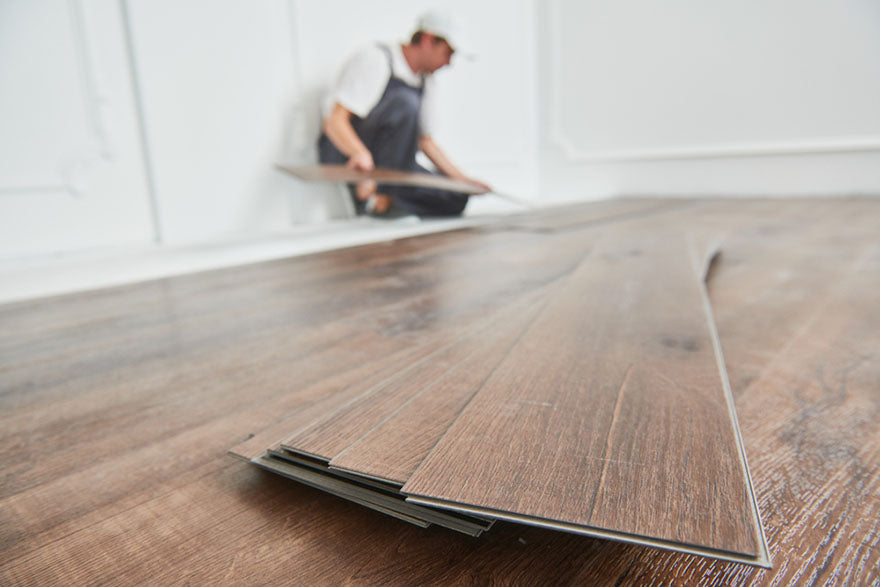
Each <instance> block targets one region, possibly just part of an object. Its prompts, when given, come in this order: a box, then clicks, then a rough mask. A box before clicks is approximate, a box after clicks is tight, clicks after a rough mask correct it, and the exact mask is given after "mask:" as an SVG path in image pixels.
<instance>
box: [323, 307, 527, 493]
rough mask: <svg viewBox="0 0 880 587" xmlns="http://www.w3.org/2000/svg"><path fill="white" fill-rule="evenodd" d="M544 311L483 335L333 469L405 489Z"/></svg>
mask: <svg viewBox="0 0 880 587" xmlns="http://www.w3.org/2000/svg"><path fill="white" fill-rule="evenodd" d="M539 301H543V300H539ZM541 307H542V304H538V303H535V304H532V305H531V307H526V308H523V309H522V310H517V311H516V314H515V315H514V316H512V317H511V318H510V319H509V320H506V321H505V322H504V323H502V324H499V325H498V327H497V329H496V330H495V332H493V333H486V334H481V335H480V337H479V340H478V342H479V344H478V348H476V349H475V350H472V351H470V353H469V354H468V355H467V356H466V357H465V358H464V359H463V360H462V361H461V362H459V363H458V364H456V365H454V366H453V367H452V368H450V369H448V370H447V371H446V372H445V373H443V374H442V375H441V376H440V377H438V378H437V379H436V380H434V381H433V382H431V383H430V384H429V385H427V386H425V387H424V388H422V389H421V390H417V393H414V394H413V395H411V396H410V397H409V398H408V399H407V400H406V401H405V402H404V403H403V404H402V405H400V407H399V408H398V409H397V410H396V411H395V412H394V413H393V414H391V415H390V416H388V417H387V418H386V419H385V420H384V421H382V422H379V423H378V424H376V425H375V426H374V427H372V428H371V429H370V430H369V431H368V432H367V433H366V434H364V435H362V436H361V437H360V438H359V439H358V440H357V441H356V442H354V443H353V444H352V445H351V446H349V447H347V448H346V449H345V450H343V451H342V452H341V453H339V454H337V455H336V456H335V457H333V459H332V460H331V461H330V466H331V467H334V468H338V469H341V470H344V471H349V472H352V473H356V474H360V475H365V476H367V477H372V478H376V479H382V480H384V481H389V482H392V483H397V484H399V485H403V484H404V483H405V482H406V481H407V479H409V478H410V476H411V475H412V474H413V473H414V472H415V470H416V468H417V467H418V466H419V464H421V462H422V461H423V460H424V458H425V457H426V456H427V455H428V453H429V452H430V451H431V449H432V448H434V445H436V444H437V441H438V440H440V438H441V437H442V436H443V434H444V433H445V432H446V430H447V429H448V428H449V426H450V425H451V424H452V423H453V422H454V421H455V419H456V418H457V417H458V414H459V413H460V412H461V410H462V409H463V408H464V407H465V406H466V405H467V403H468V402H469V401H470V400H471V398H472V397H473V395H474V394H475V393H476V392H477V390H479V388H480V386H481V385H482V383H483V382H484V381H485V380H486V379H487V378H488V377H489V376H490V375H491V374H492V373H493V372H494V371H495V369H497V368H498V365H499V364H500V363H501V361H502V360H503V359H504V357H505V356H507V353H508V352H509V351H510V349H511V347H512V346H513V345H514V344H515V343H516V341H517V340H518V339H519V337H520V336H521V335H522V332H523V330H524V329H525V328H526V327H527V326H528V324H530V323H531V321H532V320H533V319H534V317H535V315H536V314H537V312H538V310H539V309H540V308H541Z"/></svg>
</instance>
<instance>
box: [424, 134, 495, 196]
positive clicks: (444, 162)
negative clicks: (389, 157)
mask: <svg viewBox="0 0 880 587" xmlns="http://www.w3.org/2000/svg"><path fill="white" fill-rule="evenodd" d="M419 149H421V151H422V153H424V154H425V155H427V156H428V159H430V160H431V162H432V163H433V164H434V165H436V166H437V169H438V170H440V173H442V174H443V175H446V176H447V177H450V178H452V179H457V180H461V181H466V182H468V183H472V184H474V185H476V186H478V187H480V188H481V189H483V190H485V191H487V192H490V191H492V188H491V187H489V185H488V184H486V183H484V182H482V181H480V180H478V179H473V178H471V177H468V176H467V175H465V174H464V173H462V172H461V170H459V169H458V167H456V166H455V164H454V163H452V161H451V160H450V159H449V157H447V156H446V153H445V152H444V151H443V149H441V148H440V146H439V145H438V144H437V143H436V142H434V139H433V138H431V136H430V135H421V136H420V137H419Z"/></svg>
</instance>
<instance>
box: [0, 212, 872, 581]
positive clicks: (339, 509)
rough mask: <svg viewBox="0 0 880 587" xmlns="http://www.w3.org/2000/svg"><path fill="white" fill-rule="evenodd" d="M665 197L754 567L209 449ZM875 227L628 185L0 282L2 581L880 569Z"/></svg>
mask: <svg viewBox="0 0 880 587" xmlns="http://www.w3.org/2000/svg"><path fill="white" fill-rule="evenodd" d="M670 215H688V216H689V217H690V218H691V219H692V222H693V223H694V226H695V227H699V231H698V232H701V233H702V234H711V235H721V237H722V238H721V241H720V242H721V250H722V254H721V257H720V259H719V260H718V262H717V263H716V264H715V265H714V266H713V268H712V275H711V279H709V281H708V283H709V287H708V289H709V298H710V300H711V304H712V309H713V311H714V314H715V320H716V322H717V328H718V334H719V340H720V343H721V347H722V348H723V352H724V357H725V360H726V365H727V371H728V373H729V378H730V387H731V390H732V392H733V398H734V402H735V405H736V410H737V413H738V416H739V422H740V426H741V431H742V438H743V441H744V444H745V448H746V452H747V454H748V457H749V464H750V466H751V474H752V478H753V481H754V488H755V492H756V494H757V499H758V505H759V508H760V510H761V513H762V515H763V521H764V525H765V528H766V532H767V538H768V541H769V544H770V551H771V556H772V558H773V559H774V562H775V566H774V568H772V569H769V570H768V569H759V568H755V567H751V566H746V565H742V564H736V563H731V562H720V561H711V560H707V559H703V558H700V557H695V556H692V555H685V554H678V553H672V552H666V551H659V550H655V549H651V548H645V547H641V546H634V545H627V544H622V543H617V542H611V541H606V540H600V539H595V538H589V537H585V536H576V535H571V534H563V533H558V532H553V531H549V530H545V529H541V528H532V527H525V526H520V525H515V524H509V523H498V524H496V525H495V526H494V527H493V528H492V529H491V531H489V532H487V533H484V534H483V535H482V536H481V537H480V538H471V537H469V536H465V535H463V534H460V533H456V532H451V531H448V530H444V529H440V528H433V527H432V528H427V529H424V528H419V527H417V526H414V525H412V524H408V523H406V522H404V521H401V520H398V519H395V518H392V517H389V516H386V515H384V514H382V513H379V512H376V511H373V510H370V509H367V508H364V507H361V506H360V505H357V504H353V503H350V502H347V501H344V500H341V499H339V498H337V497H334V496H332V495H328V494H325V493H322V492H320V491H317V490H315V489H312V488H310V487H306V486H303V485H300V484H297V483H293V482H290V481H288V480H286V479H284V478H282V477H280V476H276V475H273V474H271V473H266V472H263V471H260V470H258V469H256V468H254V467H251V466H249V465H247V464H246V463H244V462H241V461H238V460H234V459H231V458H229V457H228V456H227V455H226V450H227V449H228V448H229V447H230V446H232V445H235V444H237V443H240V442H244V441H248V442H250V441H260V442H261V439H260V438H259V437H260V435H261V434H263V435H265V434H268V435H269V436H271V435H272V434H274V432H273V431H272V426H278V427H279V428H278V429H284V430H287V431H290V430H298V429H301V428H305V427H306V426H308V425H310V424H311V423H312V422H313V421H314V420H315V419H316V418H317V417H318V416H319V415H320V414H323V413H326V412H327V408H328V406H330V405H331V404H332V405H335V406H338V405H341V404H342V403H343V402H349V401H356V400H357V398H358V397H360V395H361V394H362V393H363V391H364V389H363V385H364V381H365V380H366V379H369V378H374V380H375V383H376V384H378V383H380V382H383V381H385V380H387V379H388V377H390V376H391V375H392V374H393V372H394V369H393V367H391V366H392V365H395V364H397V365H399V364H400V362H401V361H407V360H408V361H416V360H418V358H419V357H420V356H425V354H426V353H431V352H437V350H438V347H436V346H434V347H433V348H431V346H430V345H427V342H426V341H427V340H428V338H426V336H428V334H430V340H446V341H447V344H449V343H453V342H455V341H456V340H458V339H459V338H460V337H461V336H462V331H461V328H460V325H461V324H463V323H464V324H472V323H473V321H474V320H475V319H476V318H478V317H479V316H480V315H482V314H485V312H486V310H487V309H488V308H496V307H503V306H505V305H510V304H514V303H517V302H518V301H521V300H522V299H523V294H524V292H531V293H533V294H534V295H535V296H540V295H541V289H542V288H543V287H545V286H546V285H547V284H550V283H552V282H553V281H554V280H556V279H558V278H559V277H560V276H562V275H565V274H569V273H571V272H572V271H573V270H574V269H575V267H576V264H577V262H578V260H579V259H580V256H579V253H582V251H576V250H574V249H575V246H576V243H577V242H583V238H584V235H585V234H595V238H596V242H599V241H600V239H601V237H602V234H603V232H605V229H606V228H607V227H608V226H610V225H612V224H613V223H616V222H620V221H624V220H625V221H631V220H638V219H639V218H649V217H650V218H656V219H657V220H658V221H660V219H662V218H663V217H666V216H670ZM878 235H880V201H877V200H865V199H843V200H815V199H813V200H795V199H790V200H784V201H778V200H774V201H759V200H735V201H734V200H726V201H683V200H675V201H658V200H649V201H628V200H627V201H620V202H608V203H599V204H592V205H584V206H580V207H572V208H568V209H560V210H556V211H551V212H541V213H535V214H532V215H529V216H524V217H521V218H514V219H507V220H504V221H500V222H497V223H495V224H493V225H491V226H488V227H482V228H470V229H466V230H460V231H454V232H449V233H444V234H434V235H428V236H422V237H417V238H412V239H404V240H400V241H395V242H389V243H382V244H375V245H368V246H363V247H357V248H352V249H346V250H340V251H334V252H329V253H322V254H318V255H313V256H309V257H301V258H295V259H288V260H281V261H273V262H269V263H262V264H256V265H251V266H246V267H240V268H235V269H229V270H221V271H213V272H207V273H201V274H194V275H189V276H181V277H174V278H169V279H164V280H159V281H155V282H149V283H144V284H138V285H134V286H126V287H120V288H114V289H108V290H102V291H97V292H92V293H85V294H77V295H71V296H62V297H57V298H51V299H46V300H41V301H35V302H23V303H16V304H9V305H5V306H0V325H2V328H0V361H2V364H0V394H2V395H0V459H2V460H0V462H2V463H3V465H2V475H3V477H2V478H3V483H2V486H0V582H2V583H4V584H19V583H21V584H28V583H39V584H46V583H55V584H72V583H87V582H89V583H92V582H102V581H103V582H115V583H145V582H159V583H175V582H177V583H184V582H190V583H208V582H212V583H226V584H233V583H234V584H242V583H245V584H247V583H251V584H253V583H282V582H291V581H295V582H302V583H328V584H330V583H333V584H336V583H341V582H346V581H348V582H354V583H361V584H375V583H382V582H393V583H404V584H417V583H419V584H420V583H440V584H450V583H451V584H455V583H463V584H470V583H474V582H477V583H485V582H490V581H498V582H518V583H525V584H530V583H532V584H539V583H541V584H546V583H557V584H566V583H569V584H572V583H577V584H614V583H616V582H618V583H637V584H650V583H657V584H663V583H669V582H672V581H690V582H693V583H704V584H730V583H733V582H738V583H751V582H754V583H759V584H765V583H772V582H777V581H782V582H791V583H799V584H824V583H827V582H829V581H837V582H841V583H871V582H873V581H877V580H878V579H880V577H878V574H877V573H878V571H877V569H878V564H880V522H878V520H880V515H878V513H880V498H878V495H880V429H878V426H877V424H876V422H877V421H878V420H880V357H878V356H877V349H878V348H880V340H878V339H880V312H878V311H877V310H878V302H877V293H876V292H877V291H878V287H880V237H878ZM550 241H552V242H555V243H557V247H558V248H557V250H558V254H557V255H554V256H552V257H551V258H546V256H544V257H541V256H538V255H536V254H535V253H534V251H535V250H537V249H541V248H543V246H545V245H546V243H547V242H550ZM537 243H543V244H542V246H541V247H538V246H535V245H536V244H537ZM523 267H528V268H529V270H528V271H526V272H523V270H522V268H523ZM475 328H477V329H478V326H476V325H475ZM510 328H512V329H515V325H514V324H511V325H510ZM469 332H470V330H469ZM499 338H500V339H502V340H501V341H499V342H498V344H499V345H502V346H503V335H502V334H500V333H499ZM450 360H454V359H452V358H450ZM464 360H467V359H464ZM340 390H342V393H343V394H345V393H348V394H349V395H348V396H346V398H345V399H340V396H339V395H338V394H339V393H340ZM345 390H348V391H347V392H346V391H345ZM412 401H416V400H412ZM267 428H268V431H267ZM252 434H254V435H256V436H254V437H253V438H250V440H248V438H249V436H250V435H252ZM282 436H284V434H282V435H279V436H278V437H277V438H275V439H274V440H278V439H280V438H281V437H282ZM621 441H625V439H624V438H622V439H621ZM260 442H256V443H255V444H253V446H258V445H259V444H260ZM269 442H270V443H271V442H273V441H271V440H270V441H269ZM265 446H268V443H267V444H263V448H265ZM344 456H345V453H344V452H343V453H342V454H341V455H339V458H340V459H341V458H343V457H344ZM409 458H410V459H412V458H414V457H412V456H410V457H409ZM404 460H405V459H404ZM397 466H400V467H402V469H401V470H403V471H404V472H403V473H401V476H403V475H406V474H408V473H407V471H408V470H407V469H406V466H407V465H406V464H405V463H404V464H402V465H397Z"/></svg>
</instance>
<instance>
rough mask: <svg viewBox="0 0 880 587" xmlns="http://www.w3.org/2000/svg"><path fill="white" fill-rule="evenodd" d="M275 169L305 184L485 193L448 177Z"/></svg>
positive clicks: (302, 167) (317, 168)
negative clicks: (376, 184)
mask: <svg viewBox="0 0 880 587" xmlns="http://www.w3.org/2000/svg"><path fill="white" fill-rule="evenodd" d="M277 167H278V169H280V170H282V171H286V172H287V173H290V174H291V175H293V176H295V177H298V178H299V179H302V180H305V181H325V182H340V183H342V182H346V183H353V182H357V181H364V180H373V181H377V182H379V183H387V184H393V185H407V186H415V187H423V188H435V189H439V190H448V191H451V192H460V193H462V194H480V193H483V192H484V190H483V189H482V188H480V187H479V186H476V185H474V184H472V183H470V182H468V181H459V180H455V179H450V178H448V177H443V176H438V175H431V174H428V173H412V172H407V171H400V170H397V169H385V168H382V167H377V168H376V169H373V170H371V171H359V170H356V169H352V168H351V167H347V166H345V165H328V164H323V165H288V164H279V165H277Z"/></svg>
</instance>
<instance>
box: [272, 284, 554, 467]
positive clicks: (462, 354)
mask: <svg viewBox="0 0 880 587" xmlns="http://www.w3.org/2000/svg"><path fill="white" fill-rule="evenodd" d="M542 297H543V292H542V291H540V290H539V291H538V292H536V295H528V296H525V297H524V298H523V299H521V300H516V301H515V302H514V303H512V304H509V305H507V306H505V307H503V308H500V309H498V310H496V311H494V312H492V313H489V314H486V315H485V316H482V317H478V318H475V319H474V320H472V321H471V322H470V323H469V324H467V326H466V327H463V328H462V330H463V332H461V333H460V335H459V336H458V337H456V338H455V339H454V340H451V341H448V342H447V343H445V344H443V345H436V346H437V350H436V351H435V352H433V353H431V354H430V355H426V356H424V357H422V358H421V359H420V360H418V361H413V362H410V363H400V362H398V363H396V366H397V369H398V371H397V373H396V374H395V375H394V376H393V377H390V378H388V379H386V380H384V381H382V382H381V383H379V384H378V385H374V386H372V387H367V386H364V387H365V390H364V392H363V393H362V394H360V395H358V396H357V397H355V398H353V399H352V400H351V401H349V402H347V403H345V404H344V405H341V406H340V407H339V408H338V409H336V410H335V411H333V412H330V413H328V414H327V415H326V416H324V417H323V418H319V419H318V420H316V421H315V422H314V423H313V424H312V425H310V426H308V427H307V428H304V429H303V430H300V431H299V432H297V433H295V434H293V435H291V436H290V437H288V438H287V439H286V440H284V441H283V442H282V445H283V446H284V447H285V448H286V449H288V450H290V451H293V452H297V453H300V454H303V455H308V456H310V457H313V458H318V459H323V460H325V461H330V460H331V459H333V458H335V457H336V456H337V455H339V454H340V453H342V452H343V451H344V450H345V449H347V448H348V447H350V446H351V445H352V444H353V443H355V442H357V441H358V440H359V439H361V438H362V437H363V436H365V435H366V434H368V433H369V432H370V431H371V430H373V429H374V428H375V427H376V426H378V425H380V424H382V423H383V422H384V421H385V420H387V419H388V418H390V417H391V416H393V415H394V414H395V413H396V412H397V411H398V410H399V409H400V408H401V406H403V405H404V404H406V403H407V402H408V401H409V400H411V399H412V398H413V397H415V396H416V395H418V394H420V393H421V392H422V391H424V390H425V389H426V388H429V387H431V386H432V385H433V384H434V383H435V382H436V381H437V380H438V379H440V378H441V377H443V376H444V375H446V374H447V373H449V372H451V371H456V370H457V369H458V367H459V366H460V365H461V364H462V363H464V362H467V361H468V359H469V358H470V357H471V356H472V355H473V354H474V353H477V352H479V350H480V349H481V348H482V347H484V346H486V345H489V344H491V341H492V340H493V339H494V338H496V337H497V336H498V333H497V330H498V329H499V327H500V328H501V329H502V332H503V333H505V334H506V333H507V331H508V329H509V327H510V326H513V327H514V332H515V331H516V330H517V327H519V326H521V325H524V324H525V321H524V315H525V318H526V319H527V318H528V316H529V315H530V313H531V310H532V308H533V307H534V306H535V305H536V304H537V303H538V302H540V300H541V298H542ZM502 325H503V326H502Z"/></svg>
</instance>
